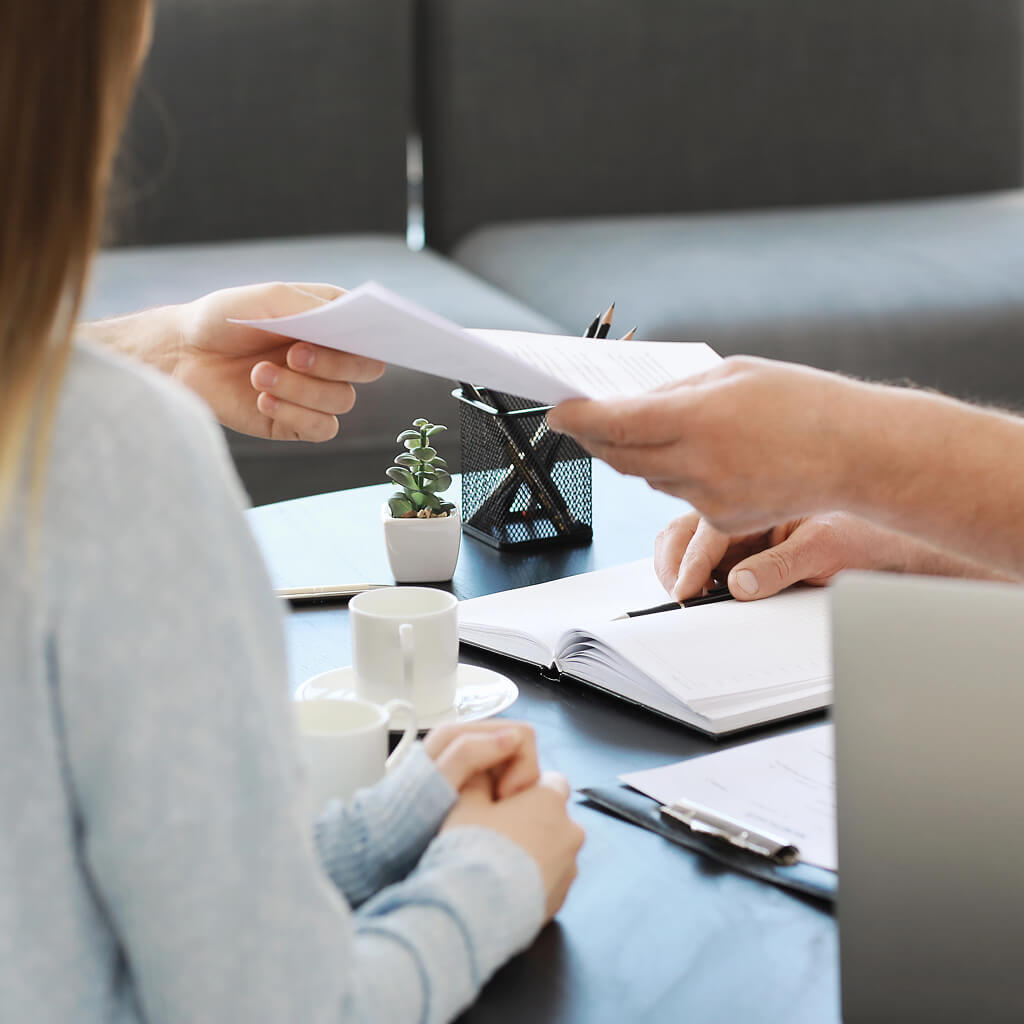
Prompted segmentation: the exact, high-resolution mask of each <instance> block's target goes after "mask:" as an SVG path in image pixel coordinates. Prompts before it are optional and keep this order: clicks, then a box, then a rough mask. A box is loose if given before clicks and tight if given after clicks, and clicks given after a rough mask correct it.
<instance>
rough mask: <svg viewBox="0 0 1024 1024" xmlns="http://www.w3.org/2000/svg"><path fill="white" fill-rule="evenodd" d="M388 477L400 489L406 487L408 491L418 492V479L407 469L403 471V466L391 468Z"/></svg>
mask: <svg viewBox="0 0 1024 1024" xmlns="http://www.w3.org/2000/svg"><path fill="white" fill-rule="evenodd" d="M388 477H389V478H390V479H391V480H393V481H394V482H395V483H396V484H398V486H399V487H405V488H407V489H408V490H413V491H414V490H416V487H417V484H416V478H415V477H414V476H413V475H412V473H410V472H409V470H407V469H403V468H402V467H401V466H389V467H388Z"/></svg>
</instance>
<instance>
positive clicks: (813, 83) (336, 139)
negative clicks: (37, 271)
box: [87, 0, 1024, 502]
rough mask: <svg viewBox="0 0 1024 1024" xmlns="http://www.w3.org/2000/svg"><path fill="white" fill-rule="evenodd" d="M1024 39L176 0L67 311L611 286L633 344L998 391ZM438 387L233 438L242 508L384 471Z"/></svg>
mask: <svg viewBox="0 0 1024 1024" xmlns="http://www.w3.org/2000/svg"><path fill="white" fill-rule="evenodd" d="M1021 46H1022V42H1021V12H1020V5H1019V2H1018V0H986V2H985V3H983V4H978V3H973V2H971V0H896V2H893V0H860V2H858V3H856V4H850V3H848V2H845V0H773V2H771V3H766V2H764V0H565V2H563V3H559V4H552V3H550V0H517V2H515V3H509V2H507V0H419V2H413V0H275V2H273V3H271V2H270V0H218V2H217V3H216V4H210V3H207V2H205V0H163V2H162V3H161V4H160V5H158V18H157V25H156V33H155V42H154V48H153V52H152V55H151V58H150V61H149V64H148V66H147V70H146V74H145V83H144V88H143V90H142V92H141V93H140V99H139V102H138V103H137V109H136V111H135V112H134V115H133V118H132V121H131V125H130V128H129V131H128V134H127V137H126V141H125V145H124V151H123V154H122V162H121V166H122V175H121V179H122V182H123V184H122V188H121V190H120V192H119V195H121V196H122V199H121V201H120V202H118V203H117V204H116V205H115V208H114V218H115V224H114V236H113V237H114V242H115V245H114V246H113V247H111V248H109V249H108V250H107V251H105V252H104V253H103V254H102V257H101V259H100V262H99V266H98V268H97V272H96V275H95V279H94V283H93V289H92V294H91V297H90V301H89V305H88V307H87V312H88V314H89V315H93V316H98V315H106V314H111V313H117V312H124V311H126V310H128V309H133V308H139V307H143V306H147V305H154V304H161V303H165V302H171V301H182V300H185V299H188V298H191V297H194V296H196V295H198V294H201V293H203V292H205V291H208V290H210V289H212V288H216V287H223V286H225V285H229V284H238V283H244V282H247V281H252V280H260V279H267V280H269V279H300V280H302V279H306V280H310V279H312V280H330V281H334V282H336V283H339V284H342V285H346V284H347V285H352V284H356V283H359V282H360V281H363V280H366V279H370V278H373V279H377V280H380V281H382V282H383V283H385V284H387V285H389V286H390V287H392V288H394V289H396V290H397V291H400V292H402V293H404V294H406V295H408V296H410V297H411V298H413V299H415V300H417V301H420V302H423V303H425V304H426V305H428V306H430V307H432V308H434V309H436V310H437V311H438V312H440V313H442V314H444V315H446V316H449V317H451V318H453V319H455V320H457V321H459V322H461V323H464V324H466V325H469V326H491V327H507V328H519V329H525V330H536V331H557V332H570V333H576V332H578V331H579V330H580V329H581V328H582V326H583V325H584V324H585V323H586V322H587V321H588V320H589V319H590V317H592V316H593V315H594V313H595V312H597V311H599V310H600V309H602V308H603V307H604V306H605V305H607V303H608V301H609V300H611V299H615V300H616V302H617V317H616V319H617V322H618V323H619V324H621V326H622V328H623V329H624V328H625V327H628V326H631V325H632V324H633V323H636V324H638V325H639V327H640V331H641V336H643V337H648V338H655V339H666V340H667V339H690V338H697V339H701V340H707V341H709V342H710V343H711V344H712V345H713V346H714V347H715V348H716V349H718V350H719V351H720V352H722V353H723V354H726V353H732V352H748V353H756V354H763V355H769V356H775V357H779V358H787V359H794V360H798V361H802V362H806V363H809V364H813V365H818V366H823V367H827V368H832V369H839V370H843V371H845V372H850V373H856V374H860V375H864V376H870V377H875V378H883V379H907V378H909V379H911V380H914V381H916V382H918V383H920V384H923V385H929V386H936V387H940V388H943V389H945V390H948V391H952V392H954V393H957V394H961V395H966V396H969V397H976V398H981V399H984V400H986V401H999V402H1004V403H1016V402H1018V401H1019V400H1020V399H1021V398H1022V397H1024V354H1021V353H1020V352H1018V346H1019V345H1020V344H1021V339H1022V338H1024V191H1022V190H1021V184H1022V162H1021V153H1022V123H1021V122H1022V102H1021V100H1022V90H1021V79H1020V76H1021V68H1022V62H1021V52H1022V51H1021ZM413 130H416V131H418V133H419V134H420V135H421V137H422V153H423V190H422V205H423V210H424V217H425V230H426V239H427V244H428V248H427V249H426V250H424V251H412V250H410V249H409V248H408V246H407V245H406V241H405V232H406V210H407V204H408V201H409V198H410V193H409V187H408V186H409V181H408V178H407V173H406V171H407V137H408V136H409V134H410V132H411V131H413ZM412 198H413V199H418V198H419V197H418V196H416V195H414V196H413V197H412ZM450 386H451V385H450V383H448V382H443V381H438V380H435V379H433V378H429V377H423V376H421V375H417V374H412V373H410V372H407V371H402V370H398V369H396V368H391V369H390V370H389V371H388V373H387V374H386V375H385V377H384V378H383V379H382V381H381V382H379V383H377V384H374V385H370V386H367V387H365V388H363V389H362V390H361V393H360V400H359V402H358V403H357V405H356V408H355V409H354V410H353V412H352V413H350V414H349V415H348V416H346V417H344V419H343V420H342V430H341V433H340V435H339V437H338V438H337V439H336V440H335V441H333V442H330V443H328V444H326V445H322V446H313V445H297V444H283V443H277V444H274V443H271V442H260V441H256V440H254V439H251V438H241V437H236V436H232V437H231V438H230V443H231V447H232V451H233V454H234V456H235V459H236V461H237V463H238V466H239V469H240V472H241V474H242V477H243V480H244V481H245V483H246V485H247V486H248V488H249V490H250V494H251V495H252V497H253V499H254V501H256V502H261V501H268V500H275V499H280V498H285V497H291V496H294V495H298V494H306V493H313V492H316V491H323V490H330V489H334V488H338V487H343V486H352V485H355V484H360V483H367V482H376V481H378V480H380V479H381V473H382V470H383V468H384V467H385V466H386V465H387V464H388V462H389V461H390V458H391V454H392V447H393V444H392V442H393V437H394V435H395V434H396V433H397V432H398V430H399V429H401V427H403V426H404V424H405V420H406V419H408V418H409V417H410V416H415V415H425V416H429V417H431V418H437V419H441V420H443V421H447V422H448V423H450V424H451V425H453V426H454V424H455V421H456V411H455V409H454V408H453V403H452V401H451V399H450V397H449V395H448V392H449V390H450Z"/></svg>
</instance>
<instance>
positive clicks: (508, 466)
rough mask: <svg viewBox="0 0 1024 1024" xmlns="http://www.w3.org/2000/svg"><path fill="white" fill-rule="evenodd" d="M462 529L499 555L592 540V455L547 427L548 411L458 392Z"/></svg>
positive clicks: (493, 395)
mask: <svg viewBox="0 0 1024 1024" xmlns="http://www.w3.org/2000/svg"><path fill="white" fill-rule="evenodd" d="M452 397H454V398H455V399H456V400H457V401H458V402H459V424H460V427H461V432H462V451H461V455H462V528H463V530H464V531H465V532H466V533H467V534H469V535H470V536H471V537H475V538H476V539H477V540H482V541H483V542H484V543H486V544H490V545H491V546H492V547H495V548H499V549H500V550H503V551H504V550H509V549H515V550H522V549H524V548H535V547H554V546H558V545H570V546H576V545H582V544H589V543H590V542H591V540H593V536H594V531H593V526H592V522H593V498H592V483H591V464H590V456H589V455H588V454H587V453H586V451H584V449H583V448H581V447H580V446H579V444H577V443H576V441H574V440H573V439H572V438H571V437H568V436H566V435H565V434H557V433H555V432H554V431H552V430H550V429H549V428H548V424H547V412H548V410H549V409H550V408H551V406H538V405H537V404H536V403H535V402H531V401H529V400H527V399H523V398H519V397H517V396H514V395H507V394H504V393H502V392H495V391H486V392H480V391H478V390H477V389H475V388H473V387H472V385H463V386H462V387H459V388H456V389H455V390H454V391H453V392H452Z"/></svg>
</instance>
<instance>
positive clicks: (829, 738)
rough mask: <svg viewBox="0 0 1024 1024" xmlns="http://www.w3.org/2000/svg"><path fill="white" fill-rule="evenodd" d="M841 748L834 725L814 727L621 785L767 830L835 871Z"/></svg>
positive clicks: (631, 777)
mask: <svg viewBox="0 0 1024 1024" xmlns="http://www.w3.org/2000/svg"><path fill="white" fill-rule="evenodd" d="M834 742H835V737H834V732H833V727H832V726H831V725H820V726H814V727H812V728H809V729H801V730H799V731H798V732H791V733H786V734H785V735H783V736H773V737H771V738H770V739H766V740H757V741H755V742H754V743H745V744H744V745H743V746H740V747H732V748H730V749H729V750H722V751H719V752H718V753H715V754H706V755H704V756H703V757H693V758H690V759H689V760H687V761H680V762H678V763H677V764H670V765H666V766H665V767H664V768H653V769H651V770H650V771H643V772H631V773H629V774H627V775H620V776H619V779H620V780H621V781H622V782H624V783H626V785H628V786H632V787H633V788H634V789H638V790H640V792H641V793H646V794H647V795H648V796H650V797H653V798H654V799H655V800H658V801H659V802H660V803H662V804H670V803H672V802H673V801H674V800H678V799H683V800H688V801H693V802H694V803H698V804H702V805H703V806H705V807H707V808H708V809H709V810H711V811H715V812H717V813H718V814H722V815H725V816H726V817H728V818H731V819H733V820H735V821H736V822H738V823H740V824H744V825H749V826H750V827H751V828H754V829H758V828H760V829H763V830H765V831H766V832H769V833H771V834H773V835H775V836H778V837H779V838H780V839H785V840H786V841H788V842H790V843H792V844H793V845H794V846H796V847H797V848H798V849H799V851H800V859H801V860H802V861H804V862H806V863H808V864H817V865H818V866H819V867H823V868H828V870H830V871H835V870H836V869H837V866H838V858H837V853H836V793H835V755H834Z"/></svg>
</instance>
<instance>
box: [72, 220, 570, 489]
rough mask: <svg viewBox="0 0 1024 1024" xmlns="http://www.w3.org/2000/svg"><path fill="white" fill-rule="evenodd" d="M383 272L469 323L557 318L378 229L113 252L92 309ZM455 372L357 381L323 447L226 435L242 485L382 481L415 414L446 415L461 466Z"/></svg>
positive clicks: (402, 373) (105, 257)
mask: <svg viewBox="0 0 1024 1024" xmlns="http://www.w3.org/2000/svg"><path fill="white" fill-rule="evenodd" d="M371 279H372V280H376V281H380V282H381V283H382V284H385V285H387V286H388V287H389V288H392V289H394V290H395V291H396V292H399V293H400V294H402V295H405V296H406V297H408V298H410V299H412V300H414V301H416V302H419V303H422V304H423V305H425V306H427V307H428V308H430V309H432V310H434V311H435V312H437V313H440V314H441V315H442V316H447V317H449V318H450V319H452V320H454V321H456V322H457V323H461V324H464V325H466V326H470V327H472V326H486V327H495V328H507V329H509V330H527V331H544V332H551V331H555V330H556V325H555V324H554V323H553V322H552V321H551V320H549V319H547V318H546V317H543V316H541V315H539V314H537V313H535V312H533V311H532V310H530V309H529V308H527V307H526V306H524V305H523V304H521V303H519V302H517V301H515V300H514V299H510V298H508V297H506V296H505V295H503V294H502V293H501V292H499V291H498V290H497V289H495V288H494V287H493V286H491V285H488V284H486V283H485V282H483V281H480V280H479V279H477V278H475V277H473V275H471V274H470V273H468V272H467V271H465V270H463V269H461V268H460V267H458V266H456V265H455V264H453V263H451V262H450V261H449V260H447V259H445V258H444V257H442V256H438V255H437V254H435V253H432V252H429V251H423V252H413V251H411V250H410V249H408V247H407V246H406V244H405V240H404V238H400V237H393V236H392V237H389V236H381V235H361V236H338V237H325V238H299V239H275V240H268V241H260V242H246V243H238V242H234V243H220V244H205V245H180V246H157V247H152V248H149V247H138V248H128V249H108V250H106V251H104V252H102V253H101V254H100V255H99V257H98V259H97V261H96V265H95V268H94V271H93V279H92V285H91V289H90V294H89V297H88V299H87V302H86V306H85V318H86V319H96V318H99V317H103V316H113V315H115V314H118V313H126V312H130V311H132V310H136V309H144V308H147V307H151V306H160V305H166V304H168V303H177V302H187V301H189V300H190V299H193V298H196V297H197V296H199V295H202V294H205V293H206V292H209V291H212V290H214V289H217V288H226V287H232V286H235V285H242V284H250V283H252V282H254V281H269V280H286V281H289V280H290V281H328V282H331V283H334V284H339V285H342V286H346V285H347V286H350V287H351V286H355V285H357V284H360V283H361V282H363V281H366V280H371ZM453 386H454V385H453V383H452V382H451V381H444V380H441V379H440V378H437V377H430V376H427V375H426V374H419V373H414V372H412V371H411V370H404V369H401V368H399V367H390V368H389V369H388V371H387V372H386V373H385V375H384V377H382V378H381V380H380V381H377V382H376V383H374V384H367V385H363V386H361V387H360V388H359V399H358V401H357V402H356V405H355V408H354V409H353V410H352V411H351V412H350V413H348V414H347V415H346V416H344V417H342V420H341V430H340V432H339V434H338V436H337V437H336V438H335V439H334V440H333V441H328V442H325V443H323V444H303V443H301V442H284V441H276V442H275V441H263V440H259V439H256V438H251V437H246V436H243V435H240V434H235V433H232V432H230V431H229V432H228V434H229V444H230V447H231V450H232V454H233V455H234V458H235V462H236V465H237V466H238V469H239V472H240V474H241V476H242V479H243V482H244V483H245V485H246V487H247V488H248V490H249V494H250V497H251V498H252V499H253V501H254V502H255V503H256V504H261V503H263V502H266V501H279V500H282V499H284V498H290V497H298V496H299V495H303V494H315V493H320V492H323V491H329V490H336V489H338V488H342V487H353V486H357V485H361V484H367V483H380V482H382V481H383V479H384V470H385V469H386V468H387V466H388V465H389V464H390V462H391V459H392V458H393V456H394V455H395V453H396V451H397V450H398V449H397V446H396V445H395V443H394V440H395V435H397V434H398V432H399V431H400V430H402V429H403V428H404V427H406V426H408V423H409V422H410V421H411V420H413V419H414V418H415V417H417V416H426V417H427V418H429V419H433V420H435V421H437V422H441V423H446V424H448V426H449V428H450V429H451V433H450V434H448V435H446V440H445V444H444V449H445V450H444V452H443V454H444V455H445V457H446V458H448V461H449V462H450V463H451V464H452V465H453V467H455V468H457V466H458V421H459V418H458V409H457V407H456V404H455V402H454V401H453V400H452V398H451V389H452V387H453Z"/></svg>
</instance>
